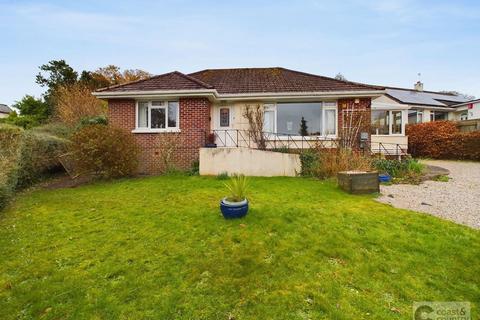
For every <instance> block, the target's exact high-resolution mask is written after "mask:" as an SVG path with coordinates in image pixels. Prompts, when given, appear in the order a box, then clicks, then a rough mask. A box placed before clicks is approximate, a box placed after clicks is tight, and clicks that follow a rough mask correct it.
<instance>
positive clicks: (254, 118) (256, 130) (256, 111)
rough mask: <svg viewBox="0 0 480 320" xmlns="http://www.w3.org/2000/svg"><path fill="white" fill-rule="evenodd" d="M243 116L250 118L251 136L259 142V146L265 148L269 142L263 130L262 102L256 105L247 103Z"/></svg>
mask: <svg viewBox="0 0 480 320" xmlns="http://www.w3.org/2000/svg"><path fill="white" fill-rule="evenodd" d="M243 116H244V117H245V118H246V119H247V120H248V124H249V126H250V129H249V135H250V138H251V139H252V140H253V141H254V142H255V143H256V144H257V148H258V149H260V150H265V149H266V148H267V143H266V140H265V135H264V132H263V120H264V117H263V107H262V106H261V105H260V104H257V105H255V106H250V105H246V106H245V110H244V112H243Z"/></svg>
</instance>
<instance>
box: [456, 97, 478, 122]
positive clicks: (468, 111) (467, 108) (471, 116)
mask: <svg viewBox="0 0 480 320" xmlns="http://www.w3.org/2000/svg"><path fill="white" fill-rule="evenodd" d="M452 107H453V108H455V112H454V118H455V120H479V119H480V99H476V100H470V101H466V102H462V103H459V104H456V105H454V106H452Z"/></svg>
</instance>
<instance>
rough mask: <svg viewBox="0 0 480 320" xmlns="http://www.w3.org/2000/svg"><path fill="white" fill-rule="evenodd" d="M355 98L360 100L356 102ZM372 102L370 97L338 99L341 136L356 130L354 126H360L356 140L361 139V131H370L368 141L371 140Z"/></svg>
mask: <svg viewBox="0 0 480 320" xmlns="http://www.w3.org/2000/svg"><path fill="white" fill-rule="evenodd" d="M355 100H358V103H355ZM371 104H372V101H371V99H370V98H359V99H355V98H352V99H350V98H349V99H339V100H338V128H339V130H338V132H339V137H340V138H342V137H344V135H346V134H348V133H352V132H355V131H356V130H354V128H356V127H359V130H358V134H357V136H356V137H355V140H356V142H358V141H359V140H360V133H361V132H368V141H369V142H370V135H371V134H370V132H371Z"/></svg>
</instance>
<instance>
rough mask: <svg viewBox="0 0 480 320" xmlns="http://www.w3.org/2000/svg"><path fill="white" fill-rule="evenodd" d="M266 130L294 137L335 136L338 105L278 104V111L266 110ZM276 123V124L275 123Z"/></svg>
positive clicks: (325, 103)
mask: <svg viewBox="0 0 480 320" xmlns="http://www.w3.org/2000/svg"><path fill="white" fill-rule="evenodd" d="M264 119H265V120H264V121H265V123H264V130H265V131H266V132H269V131H270V132H271V131H273V130H274V129H276V132H277V133H279V134H285V135H287V134H288V135H294V136H335V135H336V134H337V105H336V103H335V102H304V103H302V102H295V103H277V105H276V111H275V112H274V111H273V110H271V109H270V108H268V109H266V110H265V114H264ZM274 121H275V123H274Z"/></svg>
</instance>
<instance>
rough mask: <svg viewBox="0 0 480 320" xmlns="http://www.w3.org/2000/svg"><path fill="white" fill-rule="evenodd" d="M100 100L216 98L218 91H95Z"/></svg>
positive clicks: (94, 93)
mask: <svg viewBox="0 0 480 320" xmlns="http://www.w3.org/2000/svg"><path fill="white" fill-rule="evenodd" d="M92 95H94V96H95V97H97V98H100V99H118V98H157V97H175V96H182V97H215V96H216V95H217V90H214V89H207V90H203V89H202V90H151V91H110V92H108V91H106V92H103V91H95V92H92Z"/></svg>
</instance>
